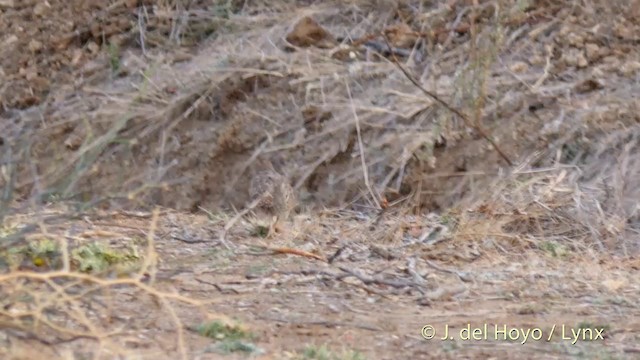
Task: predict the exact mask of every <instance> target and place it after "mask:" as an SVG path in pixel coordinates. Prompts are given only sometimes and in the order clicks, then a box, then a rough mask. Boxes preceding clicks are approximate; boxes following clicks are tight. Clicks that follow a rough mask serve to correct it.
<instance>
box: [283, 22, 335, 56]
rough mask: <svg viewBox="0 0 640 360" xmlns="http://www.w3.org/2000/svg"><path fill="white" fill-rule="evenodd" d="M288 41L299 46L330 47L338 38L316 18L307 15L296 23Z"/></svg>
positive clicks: (288, 36) (288, 35)
mask: <svg viewBox="0 0 640 360" xmlns="http://www.w3.org/2000/svg"><path fill="white" fill-rule="evenodd" d="M286 39H287V41H288V42H289V43H291V44H292V45H295V46H298V47H309V46H315V47H318V48H323V49H328V48H332V47H334V46H335V45H336V44H337V41H336V39H335V38H334V37H333V35H331V34H330V33H329V32H328V31H326V30H325V29H324V28H323V27H321V26H320V25H318V23H317V22H315V20H313V19H312V18H310V17H308V16H305V17H303V18H302V19H300V21H298V22H297V23H296V25H295V26H294V27H293V30H291V32H289V34H287V37H286Z"/></svg>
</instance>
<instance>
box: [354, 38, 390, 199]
mask: <svg viewBox="0 0 640 360" xmlns="http://www.w3.org/2000/svg"><path fill="white" fill-rule="evenodd" d="M389 46H391V45H389ZM394 56H395V55H394ZM345 85H346V86H347V94H349V101H350V102H351V110H352V111H353V117H354V119H355V122H356V133H357V136H358V147H359V148H360V149H359V150H360V161H361V162H362V173H363V176H364V184H365V186H366V187H367V190H369V193H370V194H371V197H372V198H373V202H374V203H375V204H376V209H382V207H381V206H380V202H379V201H378V197H377V196H376V194H375V193H374V192H373V188H371V183H370V182H369V171H368V170H367V161H366V160H365V158H364V145H363V144H362V135H361V133H360V119H359V118H358V112H357V111H356V108H355V106H354V103H353V98H352V97H351V88H350V87H349V83H348V82H346V81H345Z"/></svg>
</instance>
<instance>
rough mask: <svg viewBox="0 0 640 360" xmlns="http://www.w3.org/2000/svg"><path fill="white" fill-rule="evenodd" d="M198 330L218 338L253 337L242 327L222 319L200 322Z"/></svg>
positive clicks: (212, 337)
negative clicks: (228, 323)
mask: <svg viewBox="0 0 640 360" xmlns="http://www.w3.org/2000/svg"><path fill="white" fill-rule="evenodd" d="M196 331H197V332H198V334H200V335H202V336H205V337H208V338H211V339H216V340H223V339H231V340H238V339H247V338H251V337H252V336H251V334H250V333H248V332H247V331H245V330H244V329H242V327H240V326H232V325H226V324H224V323H222V322H220V321H212V322H208V323H203V324H200V325H198V328H197V329H196Z"/></svg>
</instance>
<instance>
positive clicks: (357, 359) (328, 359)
mask: <svg viewBox="0 0 640 360" xmlns="http://www.w3.org/2000/svg"><path fill="white" fill-rule="evenodd" d="M364 359H365V357H364V355H362V354H361V353H359V352H357V351H353V350H344V351H342V352H337V353H336V352H334V351H331V350H330V349H329V348H328V347H327V346H326V345H322V346H308V347H307V348H306V349H305V350H304V351H303V352H302V355H301V356H300V357H299V358H298V360H364Z"/></svg>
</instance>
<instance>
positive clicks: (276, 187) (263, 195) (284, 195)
mask: <svg viewBox="0 0 640 360" xmlns="http://www.w3.org/2000/svg"><path fill="white" fill-rule="evenodd" d="M249 196H250V198H251V200H250V201H251V202H252V203H254V202H256V201H257V204H256V206H255V208H254V209H253V211H252V212H253V216H254V218H255V219H256V220H257V221H258V222H259V223H262V224H265V223H266V224H268V226H269V232H270V233H271V232H272V231H273V230H274V227H275V226H276V225H277V224H278V223H279V222H280V221H282V220H287V219H288V218H289V216H290V214H291V211H292V210H293V208H294V207H295V203H296V200H295V195H294V192H293V188H292V187H291V185H289V182H288V181H287V179H286V178H285V177H284V176H282V175H280V174H279V173H278V172H277V171H276V170H275V169H274V168H273V165H272V164H271V162H269V161H268V160H261V161H259V162H258V171H257V172H256V174H255V175H254V176H253V177H252V179H251V184H250V187H249Z"/></svg>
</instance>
